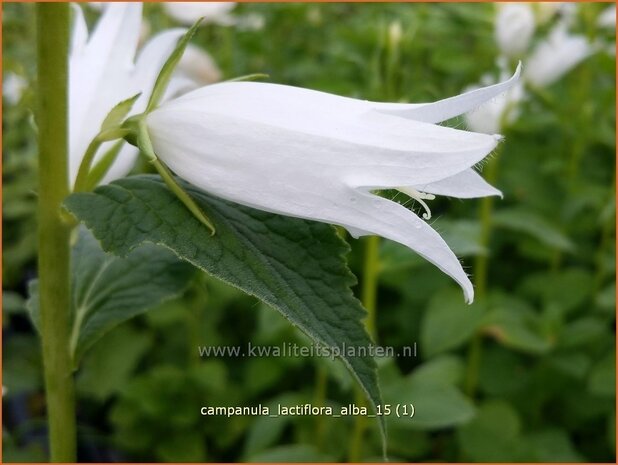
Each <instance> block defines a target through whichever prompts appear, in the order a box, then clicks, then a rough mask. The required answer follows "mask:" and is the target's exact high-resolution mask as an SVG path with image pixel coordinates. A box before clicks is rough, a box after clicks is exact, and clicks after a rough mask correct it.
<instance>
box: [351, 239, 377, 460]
mask: <svg viewBox="0 0 618 465" xmlns="http://www.w3.org/2000/svg"><path fill="white" fill-rule="evenodd" d="M379 250H380V238H379V237H378V236H370V237H368V238H367V242H366V243H365V263H364V267H363V293H362V298H361V300H362V302H363V306H364V307H365V308H366V309H367V318H366V319H365V327H366V328H367V332H368V333H369V335H370V336H371V338H372V339H373V341H374V342H377V329H376V309H377V295H378V274H379V272H380V254H379ZM355 397H356V404H357V405H366V404H367V401H366V400H365V394H364V393H363V391H361V390H360V389H358V388H357V389H356V396H355ZM366 429H367V417H365V416H363V415H358V416H356V417H355V419H354V429H353V430H352V439H351V440H350V449H349V452H348V462H360V461H361V458H362V455H363V436H364V435H365V431H366Z"/></svg>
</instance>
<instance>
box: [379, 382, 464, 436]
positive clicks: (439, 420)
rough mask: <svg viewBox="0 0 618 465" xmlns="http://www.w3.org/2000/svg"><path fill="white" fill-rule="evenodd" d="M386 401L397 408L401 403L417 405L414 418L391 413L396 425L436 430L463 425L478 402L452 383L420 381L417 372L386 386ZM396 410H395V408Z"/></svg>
mask: <svg viewBox="0 0 618 465" xmlns="http://www.w3.org/2000/svg"><path fill="white" fill-rule="evenodd" d="M384 399H385V403H387V404H391V406H392V408H393V409H395V406H396V405H397V404H412V405H414V416H413V417H412V418H404V417H401V418H398V417H397V416H396V415H395V413H392V414H391V415H389V416H388V421H389V424H390V423H392V424H393V427H398V428H409V429H415V430H436V429H442V428H448V427H451V426H455V425H459V424H462V423H465V422H467V421H469V420H470V419H471V418H472V417H473V416H474V412H475V410H474V406H473V405H472V402H470V400H469V399H468V398H466V397H465V396H464V395H463V394H462V393H461V391H460V390H459V389H457V388H456V387H454V386H452V385H448V384H442V383H433V382H426V383H425V382H419V381H418V380H415V378H414V376H413V375H412V376H408V377H406V378H402V379H401V380H399V381H398V382H395V383H392V384H390V385H389V386H388V387H386V388H385V389H384ZM393 412H394V411H393Z"/></svg>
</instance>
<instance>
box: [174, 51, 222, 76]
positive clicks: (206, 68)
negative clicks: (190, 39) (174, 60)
mask: <svg viewBox="0 0 618 465" xmlns="http://www.w3.org/2000/svg"><path fill="white" fill-rule="evenodd" d="M176 70H177V72H178V73H181V74H184V75H186V76H187V77H189V78H190V79H192V80H193V81H195V82H196V83H197V84H199V86H203V85H206V84H213V83H215V82H217V81H220V80H221V76H222V75H221V70H220V69H219V67H218V66H217V63H215V60H213V58H212V57H211V56H210V55H209V54H208V52H206V51H205V50H203V49H202V48H200V47H198V46H196V45H193V44H189V45H187V48H186V49H185V53H184V55H183V56H182V58H181V59H180V62H179V63H178V66H177V68H176Z"/></svg>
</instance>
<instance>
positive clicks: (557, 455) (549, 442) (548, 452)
mask: <svg viewBox="0 0 618 465" xmlns="http://www.w3.org/2000/svg"><path fill="white" fill-rule="evenodd" d="M524 443H525V444H526V445H527V448H528V449H529V450H530V451H531V453H532V457H531V459H532V460H533V461H534V462H539V463H548V462H562V463H574V462H585V461H586V460H585V459H584V457H582V456H581V454H579V453H578V452H577V450H576V449H575V447H574V446H573V442H572V441H571V439H570V438H569V435H568V434H567V432H566V431H565V430H563V429H557V428H552V429H547V430H544V431H538V432H534V433H530V434H528V435H527V437H526V438H525V441H524Z"/></svg>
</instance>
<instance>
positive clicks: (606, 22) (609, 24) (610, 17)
mask: <svg viewBox="0 0 618 465" xmlns="http://www.w3.org/2000/svg"><path fill="white" fill-rule="evenodd" d="M597 25H598V26H599V27H603V28H606V29H616V5H612V6H610V7H609V8H606V9H605V10H603V11H602V12H601V14H600V15H599V17H598V18H597Z"/></svg>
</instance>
